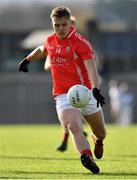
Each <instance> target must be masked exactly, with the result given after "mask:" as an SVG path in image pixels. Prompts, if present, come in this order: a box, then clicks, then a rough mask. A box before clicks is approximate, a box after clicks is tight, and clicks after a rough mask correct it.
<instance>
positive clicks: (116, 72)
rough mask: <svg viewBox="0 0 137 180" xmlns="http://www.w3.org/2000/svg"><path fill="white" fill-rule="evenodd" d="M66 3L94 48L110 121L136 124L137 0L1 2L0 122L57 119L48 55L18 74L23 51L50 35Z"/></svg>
mask: <svg viewBox="0 0 137 180" xmlns="http://www.w3.org/2000/svg"><path fill="white" fill-rule="evenodd" d="M60 5H65V6H68V7H69V8H70V9H71V12H72V15H74V16H75V17H76V27H77V30H78V31H79V32H81V33H82V34H84V35H85V36H86V37H87V38H88V39H89V40H90V42H92V44H93V47H94V49H95V52H96V57H97V67H98V71H99V73H100V76H101V79H102V84H101V90H102V92H103V93H104V95H105V97H106V105H105V106H104V108H103V109H104V114H105V119H106V122H107V123H117V124H119V125H121V126H127V125H129V124H131V123H132V124H133V123H137V119H136V116H137V111H136V109H137V102H136V99H137V93H136V92H137V18H136V17H137V0H84V1H83V0H20V1H17V0H1V1H0V123H1V124H8V123H58V119H57V115H56V111H55V103H54V99H53V97H52V93H51V91H52V80H51V76H50V72H48V71H47V72H45V71H44V62H45V59H43V60H41V61H36V62H33V63H32V64H30V67H29V69H30V72H29V73H27V74H24V73H19V72H18V63H19V62H20V61H21V59H23V57H24V55H25V54H28V53H30V52H31V51H32V50H33V49H34V48H35V47H37V46H39V45H41V44H43V43H44V39H45V38H46V37H47V36H48V35H49V34H50V33H52V26H51V22H50V18H49V16H50V13H51V10H52V9H53V8H55V7H56V6H60Z"/></svg>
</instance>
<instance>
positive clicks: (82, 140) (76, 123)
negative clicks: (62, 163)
mask: <svg viewBox="0 0 137 180" xmlns="http://www.w3.org/2000/svg"><path fill="white" fill-rule="evenodd" d="M55 100H56V109H57V114H58V118H59V120H60V122H61V124H62V126H63V127H64V128H68V130H69V132H70V134H71V137H72V140H73V144H74V146H75V148H76V150H77V151H78V152H79V153H80V156H81V162H82V164H83V166H84V167H86V168H87V169H89V170H90V171H91V172H92V173H98V172H99V168H98V166H97V165H96V163H95V161H94V160H93V158H92V153H91V150H90V145H89V143H88V141H87V139H86V137H85V136H84V134H83V131H82V117H81V112H80V110H78V109H76V108H73V107H72V106H71V105H70V104H68V103H67V95H66V94H63V95H59V96H57V97H56V98H55Z"/></svg>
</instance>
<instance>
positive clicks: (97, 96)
mask: <svg viewBox="0 0 137 180" xmlns="http://www.w3.org/2000/svg"><path fill="white" fill-rule="evenodd" d="M92 91H93V96H94V98H95V99H96V100H97V107H99V104H100V105H101V107H102V106H103V105H104V104H105V98H104V97H103V96H102V94H101V93H100V89H98V88H96V87H95V88H93V89H92Z"/></svg>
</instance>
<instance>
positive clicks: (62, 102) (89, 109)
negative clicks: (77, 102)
mask: <svg viewBox="0 0 137 180" xmlns="http://www.w3.org/2000/svg"><path fill="white" fill-rule="evenodd" d="M55 100H56V110H57V114H58V117H60V115H61V113H62V112H63V111H64V110H66V109H78V110H79V111H80V112H81V114H82V115H83V116H88V115H90V114H93V113H96V112H98V111H100V110H101V107H100V106H99V107H97V101H96V99H95V98H94V96H93V94H92V92H91V100H90V101H89V103H88V105H87V106H85V107H84V108H75V107H73V106H71V104H69V102H68V101H67V94H61V95H58V96H56V97H55Z"/></svg>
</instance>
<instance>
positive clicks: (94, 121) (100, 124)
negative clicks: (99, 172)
mask: <svg viewBox="0 0 137 180" xmlns="http://www.w3.org/2000/svg"><path fill="white" fill-rule="evenodd" d="M84 117H85V120H86V121H87V123H88V124H89V126H90V127H91V129H92V132H93V135H92V137H93V140H94V143H95V148H94V154H95V156H96V158H98V159H100V158H101V157H102V155H103V140H104V139H105V136H106V128H105V122H104V115H103V112H102V110H100V111H98V112H96V113H93V114H91V115H88V116H84Z"/></svg>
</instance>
